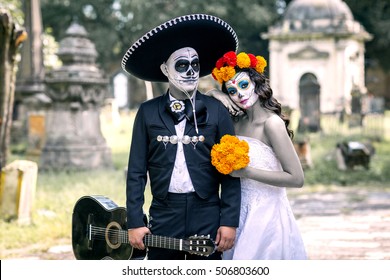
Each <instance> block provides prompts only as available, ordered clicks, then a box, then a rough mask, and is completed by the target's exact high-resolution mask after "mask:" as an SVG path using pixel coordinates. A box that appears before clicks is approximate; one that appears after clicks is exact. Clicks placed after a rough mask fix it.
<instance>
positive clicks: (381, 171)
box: [305, 134, 390, 187]
mask: <svg viewBox="0 0 390 280" xmlns="http://www.w3.org/2000/svg"><path fill="white" fill-rule="evenodd" d="M342 141H359V142H362V143H370V142H371V140H370V139H369V138H368V137H362V136H361V135H348V136H341V137H340V136H326V137H324V135H320V134H311V135H310V145H311V150H312V158H313V168H310V169H306V170H305V185H307V186H311V185H316V184H319V185H338V186H362V187H364V186H369V185H379V186H380V185H385V184H388V182H389V181H390V173H389V172H386V171H385V170H390V169H389V167H390V145H389V142H388V141H380V142H373V143H372V144H373V146H374V148H375V153H374V154H373V155H372V156H371V159H370V166H369V169H368V170H366V169H364V167H363V166H355V167H354V169H352V170H345V171H344V170H339V169H338V168H337V161H336V145H337V143H340V142H342Z"/></svg>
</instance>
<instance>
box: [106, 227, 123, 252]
mask: <svg viewBox="0 0 390 280" xmlns="http://www.w3.org/2000/svg"><path fill="white" fill-rule="evenodd" d="M120 230H121V226H120V225H119V224H118V223H117V222H115V221H113V222H111V223H109V224H108V225H107V227H106V234H105V237H106V242H107V245H108V246H109V247H110V248H112V249H118V248H119V247H120V246H121V242H120V240H119V232H120Z"/></svg>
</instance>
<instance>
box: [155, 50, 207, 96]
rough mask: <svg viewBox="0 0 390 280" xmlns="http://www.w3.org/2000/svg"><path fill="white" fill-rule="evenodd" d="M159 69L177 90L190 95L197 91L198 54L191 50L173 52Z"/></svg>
mask: <svg viewBox="0 0 390 280" xmlns="http://www.w3.org/2000/svg"><path fill="white" fill-rule="evenodd" d="M164 67H166V68H165V71H164ZM161 68H162V70H163V73H164V74H165V75H166V76H167V77H168V80H169V81H170V83H171V84H173V85H174V86H175V87H177V88H178V89H179V90H181V91H186V92H188V93H190V92H193V91H195V90H196V89H197V87H198V83H199V70H200V67H199V57H198V53H197V52H196V51H195V50H194V49H193V48H182V49H179V50H177V51H175V52H174V53H172V54H171V56H170V57H169V58H168V60H167V61H166V63H164V64H163V65H161Z"/></svg>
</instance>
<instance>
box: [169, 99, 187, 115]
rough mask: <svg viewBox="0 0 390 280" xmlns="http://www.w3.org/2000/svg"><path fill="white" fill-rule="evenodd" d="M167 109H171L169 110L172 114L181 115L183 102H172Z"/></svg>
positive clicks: (183, 107) (183, 106)
mask: <svg viewBox="0 0 390 280" xmlns="http://www.w3.org/2000/svg"><path fill="white" fill-rule="evenodd" d="M169 107H171V110H172V112H174V113H181V112H183V111H184V109H185V105H184V102H183V101H181V100H175V101H173V102H172V103H171V105H170V106H169Z"/></svg>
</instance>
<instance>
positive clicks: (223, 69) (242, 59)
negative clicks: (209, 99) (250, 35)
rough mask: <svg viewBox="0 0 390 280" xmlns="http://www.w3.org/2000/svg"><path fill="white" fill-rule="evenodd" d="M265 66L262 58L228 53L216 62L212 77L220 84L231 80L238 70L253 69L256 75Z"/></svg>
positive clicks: (242, 53)
mask: <svg viewBox="0 0 390 280" xmlns="http://www.w3.org/2000/svg"><path fill="white" fill-rule="evenodd" d="M266 66H267V61H266V60H265V59H264V57H262V56H254V55H253V54H251V53H248V54H247V53H245V52H240V53H239V54H236V53H235V52H234V51H229V52H227V53H225V54H224V55H223V56H222V57H221V58H220V59H218V60H217V62H216V63H215V68H214V69H213V71H212V76H213V78H214V79H215V80H217V81H218V82H219V83H221V84H222V83H223V82H227V81H229V80H230V79H231V78H233V77H234V75H236V71H239V69H247V68H253V69H255V70H256V71H257V72H258V73H263V72H264V69H265V67H266Z"/></svg>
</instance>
